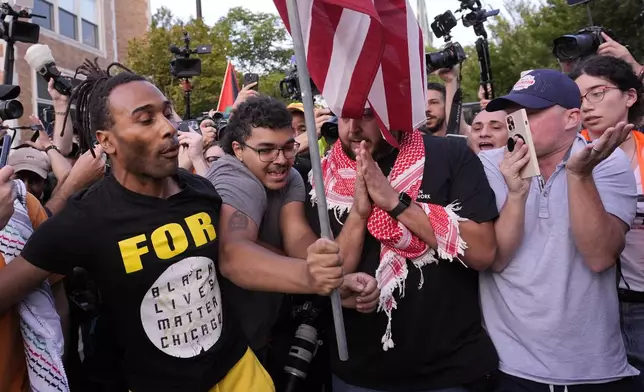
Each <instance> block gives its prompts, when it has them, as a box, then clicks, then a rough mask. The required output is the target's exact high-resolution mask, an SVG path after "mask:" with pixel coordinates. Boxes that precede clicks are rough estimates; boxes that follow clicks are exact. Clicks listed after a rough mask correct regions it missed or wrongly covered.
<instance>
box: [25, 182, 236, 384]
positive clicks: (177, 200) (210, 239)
mask: <svg viewBox="0 0 644 392" xmlns="http://www.w3.org/2000/svg"><path fill="white" fill-rule="evenodd" d="M177 179H178V181H179V184H180V186H181V191H180V192H179V193H177V194H176V195H173V196H171V197H169V198H168V199H159V198H155V197H150V196H145V195H141V194H137V193H134V192H131V191H129V190H127V189H125V188H124V187H123V186H121V185H120V184H119V183H118V182H117V181H116V179H114V177H112V176H108V177H107V178H105V179H104V180H102V181H101V182H99V183H98V184H96V185H95V186H93V187H91V188H90V189H88V190H86V191H84V192H82V193H80V194H78V195H76V196H74V197H73V198H72V199H70V200H69V201H68V203H67V206H66V207H65V208H64V209H63V211H61V213H60V214H59V215H57V216H54V217H53V218H51V219H49V220H47V221H46V222H45V223H44V224H43V225H42V226H41V227H40V228H39V229H38V230H37V231H36V232H34V234H33V235H32V236H31V238H30V240H29V241H28V243H27V245H26V246H25V249H24V251H23V253H22V256H23V257H24V258H25V259H26V260H28V261H29V262H30V263H32V264H34V265H35V266H37V267H39V268H42V269H44V270H47V271H51V272H54V273H61V274H68V273H69V272H70V271H71V270H72V269H73V268H74V267H76V266H78V267H83V268H85V269H86V270H87V271H88V272H89V273H90V275H91V276H92V277H93V278H94V279H95V280H96V282H97V285H98V288H99V290H100V291H101V294H102V295H103V299H104V302H105V306H106V311H107V312H108V313H109V314H110V315H111V316H112V317H111V318H112V319H114V322H115V325H114V327H115V328H116V332H117V336H119V339H118V341H117V342H114V344H118V345H120V346H121V347H120V348H121V349H122V350H123V352H124V353H125V364H126V370H127V377H128V384H129V389H130V390H131V391H132V392H145V391H155V392H157V391H168V392H170V391H190V392H192V391H195V392H202V391H208V390H209V389H210V388H212V387H213V386H215V385H216V384H217V383H218V382H219V381H220V380H221V379H222V378H223V377H224V376H225V375H226V373H227V372H228V371H229V370H230V369H231V368H232V367H233V366H234V365H235V364H236V363H237V362H238V361H239V359H240V358H241V357H242V355H243V354H244V352H245V351H246V349H247V345H246V342H245V339H244V338H243V336H242V333H241V331H240V329H239V327H238V326H237V324H236V323H235V321H234V320H233V318H232V317H231V316H230V315H231V313H230V312H229V307H230V305H229V304H228V302H227V301H229V300H228V299H227V298H226V297H225V296H223V297H222V293H221V290H220V285H219V282H220V279H221V277H220V275H219V273H218V268H217V265H218V262H217V260H218V250H219V249H218V248H219V246H218V239H217V231H216V225H217V223H218V222H219V210H220V208H221V199H220V198H219V195H218V194H217V192H216V191H215V189H214V188H213V186H212V185H211V184H210V183H209V182H208V181H207V180H205V179H202V178H200V177H197V176H195V175H192V174H189V173H187V172H184V171H180V172H179V174H178V176H177Z"/></svg>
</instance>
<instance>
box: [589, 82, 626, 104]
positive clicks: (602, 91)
mask: <svg viewBox="0 0 644 392" xmlns="http://www.w3.org/2000/svg"><path fill="white" fill-rule="evenodd" d="M606 90H619V87H613V86H599V87H597V88H594V89H592V90H590V91H589V92H587V93H586V94H584V95H582V96H581V100H582V101H583V100H584V98H586V101H588V102H589V103H599V102H601V101H603V100H604V95H606Z"/></svg>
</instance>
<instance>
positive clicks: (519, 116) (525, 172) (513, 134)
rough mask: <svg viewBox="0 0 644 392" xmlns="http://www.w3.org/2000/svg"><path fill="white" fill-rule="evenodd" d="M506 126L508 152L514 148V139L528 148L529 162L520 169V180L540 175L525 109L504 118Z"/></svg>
mask: <svg viewBox="0 0 644 392" xmlns="http://www.w3.org/2000/svg"><path fill="white" fill-rule="evenodd" d="M505 121H506V124H507V125H508V150H510V151H512V150H513V149H514V146H515V139H516V138H519V139H522V140H523V142H524V143H525V144H526V145H527V146H528V154H529V155H530V161H529V162H528V164H527V165H525V166H524V167H523V169H521V173H520V174H521V178H531V177H536V176H540V175H541V170H539V162H537V153H536V152H535V150H534V143H533V142H532V132H531V131H530V124H529V122H528V113H526V111H525V109H520V110H517V111H516V112H513V113H511V114H509V115H508V116H507V117H506V118H505Z"/></svg>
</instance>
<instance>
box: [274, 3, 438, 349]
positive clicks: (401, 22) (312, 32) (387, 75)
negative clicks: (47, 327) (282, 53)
mask: <svg viewBox="0 0 644 392" xmlns="http://www.w3.org/2000/svg"><path fill="white" fill-rule="evenodd" d="M274 2H275V5H276V7H277V9H278V11H279V13H280V16H281V18H282V20H283V21H284V24H285V25H286V28H287V29H288V30H289V32H290V33H291V37H292V38H293V46H294V49H295V55H296V59H297V64H298V73H299V84H300V90H301V92H302V102H303V104H304V109H305V112H304V114H305V121H306V126H307V137H308V139H309V147H310V149H311V151H310V155H311V158H312V159H311V164H312V176H311V177H312V183H313V185H314V187H315V188H314V192H315V194H316V195H317V200H316V201H317V206H318V214H319V217H320V228H321V234H322V236H323V237H325V238H331V236H332V231H331V227H330V224H329V216H328V210H327V201H326V197H325V189H324V185H323V183H324V181H323V174H322V170H321V163H320V160H319V153H318V146H317V135H316V132H315V121H314V111H313V97H312V94H311V87H310V82H309V80H312V81H313V82H314V83H315V85H316V86H318V88H320V91H321V92H322V95H323V97H324V99H325V101H326V102H327V104H328V106H329V108H330V109H331V110H332V111H333V113H335V114H336V115H337V116H338V117H341V118H361V117H362V115H363V112H364V110H365V108H366V107H369V108H370V110H371V111H372V112H373V113H374V115H375V117H376V118H377V120H378V123H379V124H380V129H381V133H382V135H383V137H384V138H385V139H386V140H387V142H389V144H391V145H393V146H395V147H398V141H397V140H396V138H394V137H393V136H392V133H391V132H390V130H395V131H402V132H405V133H409V132H413V131H414V130H415V129H417V127H418V126H420V125H421V124H422V123H423V122H424V121H425V79H426V74H425V72H426V71H425V56H424V44H423V39H422V33H421V31H420V28H419V26H418V22H417V20H416V18H415V16H414V14H413V12H412V11H411V7H410V5H409V3H408V1H407V0H274ZM309 74H310V77H311V79H309ZM331 300H332V305H333V316H334V321H335V329H336V335H337V342H338V353H339V357H340V359H341V360H343V361H344V360H347V359H348V352H347V346H346V337H345V330H344V322H343V318H342V309H341V306H340V299H339V295H338V294H337V293H334V295H333V296H332V297H331Z"/></svg>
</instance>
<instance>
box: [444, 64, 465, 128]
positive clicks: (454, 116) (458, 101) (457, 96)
mask: <svg viewBox="0 0 644 392" xmlns="http://www.w3.org/2000/svg"><path fill="white" fill-rule="evenodd" d="M462 110H463V97H462V93H461V74H460V71H459V75H458V87H457V88H456V92H455V93H454V99H453V100H452V109H451V110H450V112H449V122H448V123H447V134H452V135H458V134H459V132H460V129H461V112H462Z"/></svg>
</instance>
